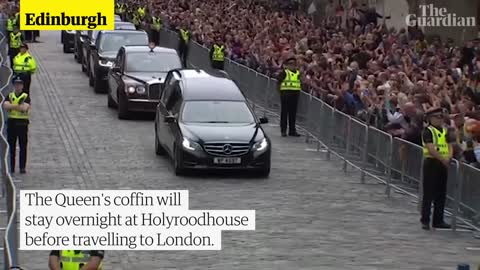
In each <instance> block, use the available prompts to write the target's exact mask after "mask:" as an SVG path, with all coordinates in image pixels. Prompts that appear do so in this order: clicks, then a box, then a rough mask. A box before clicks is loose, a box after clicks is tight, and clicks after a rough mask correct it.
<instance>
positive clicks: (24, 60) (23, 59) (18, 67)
mask: <svg viewBox="0 0 480 270" xmlns="http://www.w3.org/2000/svg"><path fill="white" fill-rule="evenodd" d="M36 70H37V63H36V62H35V59H33V57H32V56H31V55H30V54H29V53H28V52H27V53H24V54H22V53H19V54H17V56H15V58H13V71H14V72H15V73H22V72H30V73H34V72H35V71H36Z"/></svg>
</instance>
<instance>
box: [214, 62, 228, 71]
mask: <svg viewBox="0 0 480 270" xmlns="http://www.w3.org/2000/svg"><path fill="white" fill-rule="evenodd" d="M224 65H225V62H224V61H212V68H214V69H220V70H223V69H224Z"/></svg>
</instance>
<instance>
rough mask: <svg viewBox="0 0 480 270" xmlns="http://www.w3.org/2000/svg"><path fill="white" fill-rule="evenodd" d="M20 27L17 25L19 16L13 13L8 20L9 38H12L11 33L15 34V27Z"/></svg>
mask: <svg viewBox="0 0 480 270" xmlns="http://www.w3.org/2000/svg"><path fill="white" fill-rule="evenodd" d="M16 26H18V24H17V16H16V15H15V14H13V13H11V14H10V15H9V16H8V19H7V32H8V37H10V33H12V32H13V30H14V29H15V27H16Z"/></svg>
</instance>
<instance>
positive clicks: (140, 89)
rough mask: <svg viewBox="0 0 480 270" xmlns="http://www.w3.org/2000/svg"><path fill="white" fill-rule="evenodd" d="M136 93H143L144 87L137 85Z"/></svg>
mask: <svg viewBox="0 0 480 270" xmlns="http://www.w3.org/2000/svg"><path fill="white" fill-rule="evenodd" d="M137 94H140V95H143V94H145V87H143V86H137Z"/></svg>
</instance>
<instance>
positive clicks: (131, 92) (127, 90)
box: [125, 86, 135, 94]
mask: <svg viewBox="0 0 480 270" xmlns="http://www.w3.org/2000/svg"><path fill="white" fill-rule="evenodd" d="M125 90H126V92H127V93H129V94H134V93H135V87H134V86H127V87H126V89H125Z"/></svg>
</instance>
